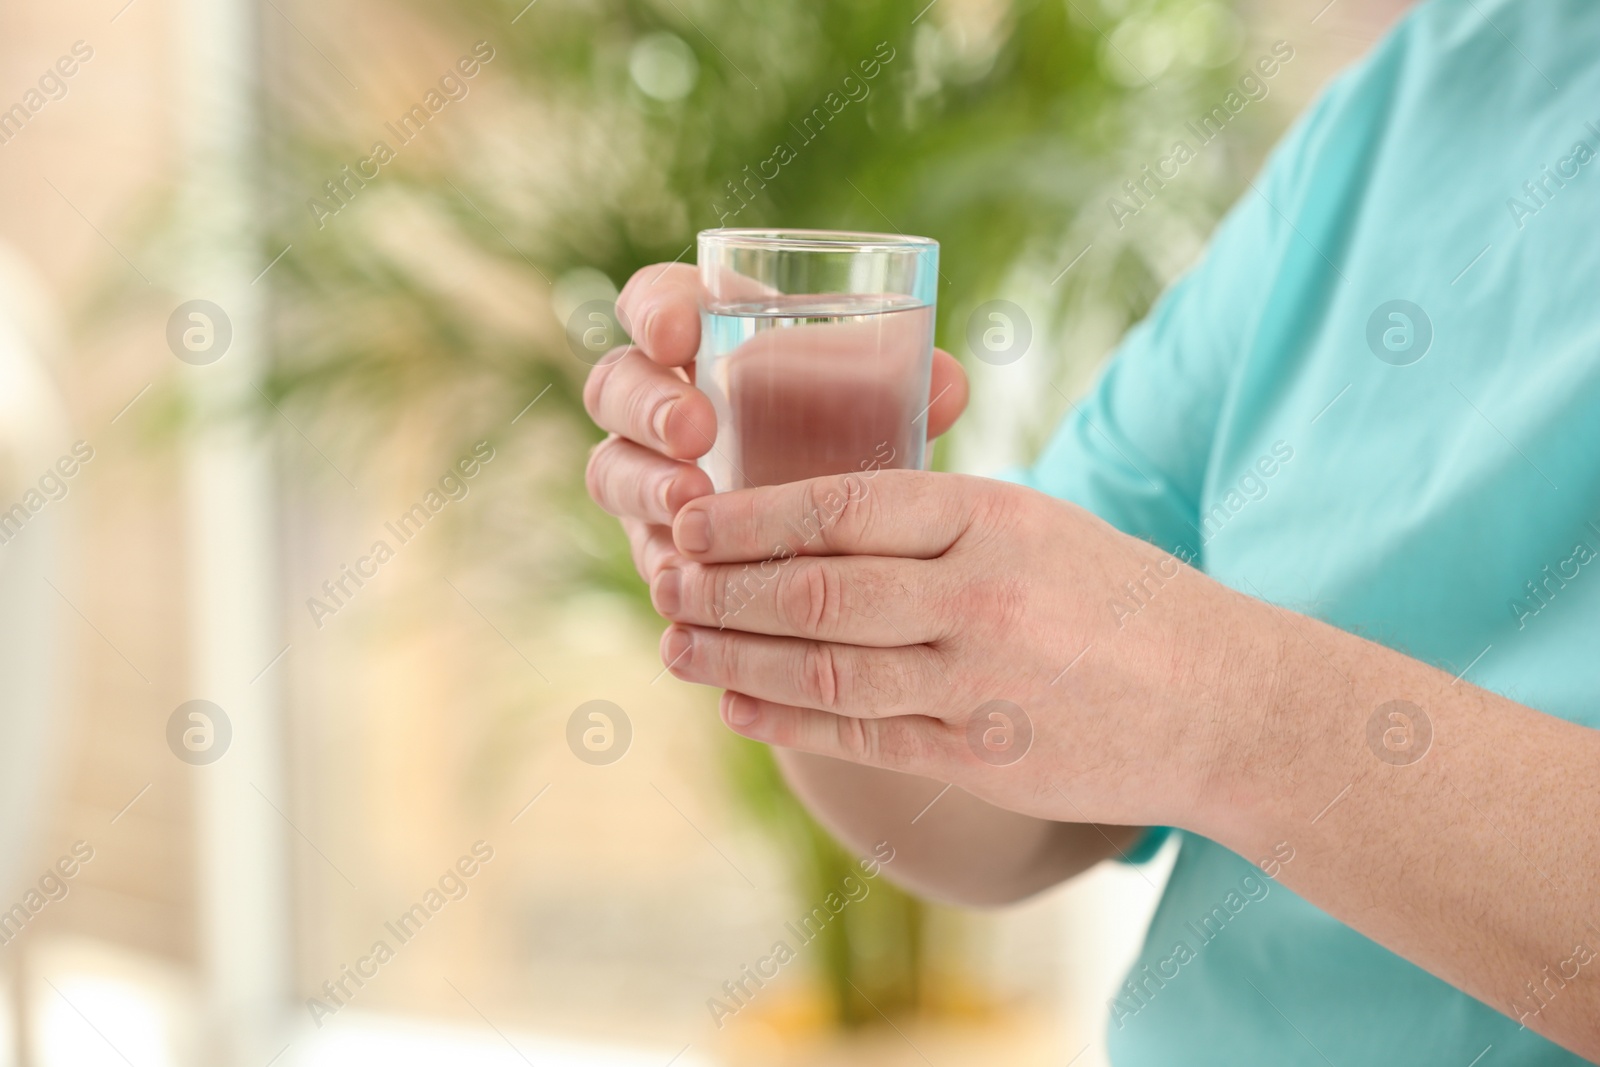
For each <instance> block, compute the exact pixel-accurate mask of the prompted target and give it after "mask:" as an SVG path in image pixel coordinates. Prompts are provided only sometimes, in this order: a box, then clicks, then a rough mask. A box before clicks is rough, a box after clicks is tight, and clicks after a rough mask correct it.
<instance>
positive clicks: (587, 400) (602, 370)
mask: <svg viewBox="0 0 1600 1067" xmlns="http://www.w3.org/2000/svg"><path fill="white" fill-rule="evenodd" d="M612 351H613V352H615V351H616V350H615V349H613V350H612ZM626 354H627V353H626V352H624V353H623V355H622V356H616V357H615V358H613V356H612V355H610V354H608V355H607V356H606V358H604V359H602V360H601V361H600V362H599V363H596V364H595V365H594V369H592V370H590V371H589V377H588V378H586V379H584V383H583V409H584V410H585V411H587V412H588V413H589V417H590V418H591V419H593V420H594V421H595V422H600V421H601V419H602V418H603V415H602V409H601V404H602V402H603V401H604V399H605V396H606V388H607V384H608V383H609V382H610V381H611V376H612V374H613V373H614V372H615V370H616V367H617V365H618V364H620V363H622V362H623V359H624V357H625V356H626ZM607 429H610V427H607Z"/></svg>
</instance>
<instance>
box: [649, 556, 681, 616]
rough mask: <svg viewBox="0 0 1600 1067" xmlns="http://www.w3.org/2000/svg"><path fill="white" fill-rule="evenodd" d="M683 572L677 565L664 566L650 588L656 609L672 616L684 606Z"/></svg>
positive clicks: (651, 598)
mask: <svg viewBox="0 0 1600 1067" xmlns="http://www.w3.org/2000/svg"><path fill="white" fill-rule="evenodd" d="M682 589H683V573H682V572H681V571H679V570H678V568H676V567H663V568H662V569H661V573H660V574H658V575H656V580H655V584H654V585H653V586H651V588H650V600H651V602H652V603H654V604H655V606H656V610H657V611H659V612H660V613H661V614H663V615H667V616H672V615H676V614H677V613H678V609H679V608H681V607H682V606H683V593H682Z"/></svg>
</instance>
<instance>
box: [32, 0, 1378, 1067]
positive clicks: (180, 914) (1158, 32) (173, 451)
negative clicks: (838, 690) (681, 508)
mask: <svg viewBox="0 0 1600 1067" xmlns="http://www.w3.org/2000/svg"><path fill="white" fill-rule="evenodd" d="M1402 6H1403V5H1402V4H1401V3H1399V2H1398V0H1332V2H1329V0H1291V2H1289V3H1282V4H1266V3H1260V2H1256V0H1239V2H1237V3H1229V2H1224V0H933V2H931V3H930V2H928V0H909V2H904V3H902V2H894V0H882V2H868V0H855V2H852V3H845V2H843V0H533V2H527V0H458V2H456V3H452V4H442V3H427V2H422V0H416V2H408V0H394V2H390V3H383V4H380V3H373V2H368V0H321V2H315V3H314V2H311V0H59V2H57V3H52V4H48V5H46V4H29V5H16V4H8V5H5V6H3V7H0V680H3V683H4V684H3V686H0V986H3V990H0V992H3V996H0V1062H5V1063H9V1064H11V1065H14V1067H35V1065H50V1067H55V1065H71V1067H86V1065H98V1064H130V1065H136V1067H163V1065H185V1067H186V1065H198V1064H208V1065H209V1064H217V1065H226V1067H267V1065H269V1064H278V1065H313V1064H318V1065H320V1064H346V1063H362V1064H367V1063H373V1064H413V1063H416V1064H422V1063H428V1064H433V1063H451V1064H463V1065H479V1064H482V1065H491V1064H507V1065H511V1064H518V1063H538V1064H541V1065H543V1064H567V1063H574V1064H576V1063H583V1064H612V1063H615V1064H630V1065H631V1064H641V1065H658V1067H666V1065H668V1064H678V1065H683V1067H687V1065H690V1064H724V1063H726V1064H781V1065H801V1064H806V1065H810V1064H819V1065H820V1064H840V1065H844V1064H857V1063H868V1062H870V1063H875V1064H891V1065H892V1064H919V1063H922V1064H930V1065H934V1064H936V1065H941V1067H942V1065H945V1064H959V1063H970V1062H1005V1063H1012V1064H1024V1065H1026V1064H1047V1063H1048V1064H1067V1063H1072V1064H1082V1065H1090V1064H1098V1063H1103V1062H1104V1058H1103V1054H1102V1052H1101V1048H1102V1046H1103V1032H1104V1029H1105V1024H1106V1011H1105V1002H1106V998H1107V997H1108V996H1109V994H1110V993H1111V991H1112V989H1113V988H1114V987H1115V985H1116V983H1117V980H1118V977H1119V975H1120V971H1121V968H1122V967H1123V966H1124V964H1125V963H1126V961H1127V960H1128V958H1130V956H1131V954H1132V952H1133V949H1134V947H1135V945H1136V943H1137V940H1138V938H1139V936H1140V932H1141V930H1142V924H1143V923H1144V921H1145V919H1146V918H1147V916H1148V914H1149V910H1150V909H1151V907H1153V905H1154V901H1155V899H1156V896H1157V894H1158V891H1159V886H1160V884H1161V882H1162V879H1163V877H1164V870H1165V867H1164V864H1165V863H1169V862H1170V859H1169V858H1166V857H1163V858H1158V860H1157V861H1156V862H1155V863H1153V864H1150V865H1147V866H1145V867H1143V868H1140V869H1128V868H1118V869H1100V870H1096V871H1094V872H1091V873H1090V874H1089V875H1088V876H1086V877H1084V878H1082V879H1080V880H1078V881H1077V882H1075V883H1074V884H1072V885H1070V886H1067V887H1064V888H1062V889H1061V890H1059V891H1057V892H1053V893H1050V894H1047V895H1045V896H1043V897H1041V898H1038V899H1036V900H1034V901H1031V902H1029V903H1027V904H1025V905H1023V906H1020V907H1016V908H1013V909H1010V910H1006V911H1002V912H986V913H967V912H958V911H954V910H950V909H944V908H938V907H933V906H928V905H924V904H921V903H919V902H917V901H914V900H912V899H910V898H908V897H906V896H905V895H903V894H900V893H898V892H896V891H895V890H894V889H893V888H892V887H891V886H890V885H889V884H888V882H887V880H886V879H884V878H882V877H878V878H875V879H866V880H864V881H862V882H859V883H856V884H857V885H858V886H859V887H860V888H859V890H858V891H854V892H852V893H850V894H849V899H848V903H847V905H846V906H844V907H843V908H842V910H840V911H839V912H838V917H837V919H835V920H834V921H833V922H831V923H830V924H829V926H828V927H827V929H826V932H825V933H824V934H823V935H822V936H820V937H818V938H816V939H815V940H814V941H810V942H809V943H804V944H802V943H800V942H799V941H798V940H797V939H796V938H794V936H793V935H792V933H790V931H789V928H788V927H786V925H785V924H786V923H792V922H796V921H797V920H798V919H799V918H800V917H801V916H803V915H805V914H807V913H809V912H810V911H811V910H812V909H813V908H814V907H816V906H818V905H819V904H822V903H823V902H824V901H825V900H826V899H827V897H828V895H829V894H830V893H833V892H843V890H841V886H842V885H844V882H843V879H844V878H845V876H846V875H849V874H850V873H851V872H852V870H855V869H856V868H855V867H854V858H853V857H850V856H847V855H845V854H844V853H842V852H841V851H839V850H838V849H837V848H836V847H835V846H833V845H832V843H831V842H830V841H829V840H828V839H827V838H826V836H825V835H823V834H822V833H821V832H820V831H819V830H817V828H816V827H815V826H814V825H813V824H811V823H810V822H809V820H808V819H807V818H806V817H805V816H804V814H803V813H802V812H801V811H800V810H799V809H798V807H797V806H796V805H795V803H794V802H793V800H792V799H791V798H790V797H789V796H788V794H787V793H786V792H785V791H784V789H783V787H782V785H781V783H780V782H779V781H778V779H777V777H776V776H775V774H774V771H773V768H772V765H771V762H770V760H769V759H768V757H767V756H766V754H765V752H764V751H762V750H761V749H759V748H758V747H756V746H751V745H748V744H746V743H744V742H741V741H737V740H736V739H733V738H731V737H729V736H728V735H727V734H726V733H725V731H723V730H722V729H721V728H720V726H719V725H718V723H717V721H716V716H715V707H716V694H715V693H714V692H710V691H705V690H700V689H697V688H694V687H691V686H688V685H686V684H684V683H681V682H679V681H677V680H675V679H673V678H672V677H671V676H669V675H666V674H664V673H663V672H662V670H661V664H660V662H659V660H658V657H657V652H656V648H657V639H658V637H659V633H660V629H661V625H660V624H659V623H657V622H656V621H654V620H653V618H652V615H651V612H650V610H649V604H648V601H647V598H646V596H645V591H644V589H643V586H642V584H641V583H640V582H639V581H638V580H637V579H636V578H635V577H634V575H633V571H632V567H631V564H630V563H629V561H628V558H627V553H626V548H625V544H624V542H623V540H622V537H621V535H620V532H619V531H618V530H617V529H616V528H615V526H614V524H613V523H611V522H610V521H609V520H608V519H607V518H606V517H605V516H603V515H601V514H600V513H599V512H598V511H597V510H596V509H595V508H593V507H592V506H591V505H589V504H588V502H587V500H586V498H585V496H584V494H583V478H582V471H583V465H584V462H585V459H586V455H587V452H588V449H589V448H590V446H591V445H592V444H593V443H594V442H595V441H596V440H598V437H599V434H598V432H597V431H595V430H594V429H593V428H592V427H591V426H590V425H589V423H588V421H587V419H586V418H585V417H584V414H583V411H582V407H581V403H580V401H579V393H580V389H581V386H582V382H583V379H584V377H585V375H586V374H587V372H588V370H589V368H590V366H591V365H592V364H593V363H594V362H595V361H596V360H597V359H598V358H599V356H600V355H601V354H603V352H604V351H605V350H606V349H607V348H608V347H609V346H610V345H611V344H613V343H620V342H621V341H622V340H623V337H622V334H621V330H620V328H619V327H618V325H617V324H616V322H615V320H614V319H613V318H612V317H611V316H610V313H609V311H608V310H607V309H608V307H609V303H610V301H611V300H612V299H613V298H614V297H615V295H616V292H617V289H618V288H619V287H620V286H621V285H622V284H623V283H624V282H626V280H627V279H628V277H629V275H630V274H631V273H632V272H633V271H634V270H636V269H638V268H639V267H641V266H643V265H646V264H650V263H656V262H666V261H672V260H683V261H689V262H692V261H693V257H694V249H693V241H694V235H695V233H696V231H698V230H699V229H702V228H706V227H711V226H717V225H738V226H758V225H781V226H809V227H820V228H848V229H866V230H878V231H901V232H906V233H916V234H924V235H928V236H931V237H934V238H936V239H938V240H939V241H940V242H941V245H942V254H941V266H942V268H943V276H942V283H941V286H940V290H939V296H938V299H939V306H938V312H939V316H938V341H939V344H940V345H941V346H942V347H944V348H946V349H948V350H950V351H952V352H954V353H955V354H956V355H957V356H959V357H960V358H962V359H963V360H964V361H965V362H966V363H967V365H968V367H969V372H970V374H971V376H972V379H973V386H974V398H973V404H972V408H971V410H970V411H969V413H968V415H967V416H966V418H965V419H964V420H963V422H962V423H961V424H960V425H959V426H958V427H957V429H956V430H955V431H954V432H953V433H952V434H951V435H950V436H949V437H948V438H947V439H946V440H944V441H943V442H941V444H940V445H939V448H938V450H937V451H936V453H935V458H934V462H935V464H936V465H937V466H940V467H943V468H946V469H958V470H965V471H971V472H977V473H983V472H989V471H993V470H995V469H997V468H999V467H1001V466H1004V465H1006V464H1009V463H1014V462H1018V461H1022V460H1025V459H1026V458H1028V457H1029V456H1030V455H1031V454H1032V453H1033V451H1034V450H1035V449H1036V448H1037V447H1038V446H1039V444H1040V442H1041V441H1042V440H1043V439H1044V438H1045V436H1046V435H1047V434H1048V432H1049V430H1050V428H1051V426H1052V425H1053V424H1054V422H1055V421H1056V420H1057V419H1058V418H1059V417H1060V415H1061V414H1062V412H1064V411H1066V410H1067V409H1068V407H1069V406H1070V404H1072V403H1073V402H1074V400H1075V399H1076V398H1077V396H1079V395H1080V394H1081V393H1082V391H1083V390H1084V389H1085V388H1086V387H1087V384H1088V382H1089V380H1090V378H1091V376H1092V374H1093V372H1094V370H1095V368H1096V366H1097V365H1098V363H1099V362H1100V361H1101V360H1102V359H1103V358H1104V356H1105V355H1106V353H1107V352H1108V351H1109V350H1110V348H1111V347H1112V346H1113V345H1114V343H1115V341H1116V339H1117V337H1118V336H1119V335H1120V333H1121V332H1122V331H1123V330H1124V329H1125V328H1126V326H1127V325H1128V324H1129V323H1130V322H1131V321H1133V320H1135V319H1136V318H1137V317H1138V316H1139V315H1141V314H1142V313H1143V312H1144V311H1145V309H1146V308H1147V307H1148V306H1149V303H1150V302H1151V300H1152V299H1153V298H1154V297H1155V295H1156V294H1157V293H1158V292H1159V291H1160V289H1161V288H1162V287H1163V286H1164V285H1165V284H1166V283H1167V282H1169V281H1170V280H1171V279H1172V278H1173V277H1174V276H1175V275H1176V274H1178V273H1179V272H1181V271H1182V270H1183V269H1184V268H1185V267H1186V266H1187V265H1188V264H1189V263H1191V262H1192V261H1193V260H1194V258H1195V257H1196V255H1197V254H1198V253H1199V251H1200V249H1201V248H1202V247H1203V244H1204V241H1205V239H1206V235H1207V234H1208V233H1209V231H1210V230H1211V228H1212V227H1213V225H1214V224H1215V222H1216V220H1217V219H1218V218H1219V216H1220V215H1221V213H1222V212H1223V211H1224V210H1225V209H1226V207H1227V205H1228V204H1229V203H1231V201H1232V200H1233V199H1235V198H1236V197H1237V196H1239V195H1240V193H1241V191H1243V192H1244V193H1245V195H1254V194H1251V193H1250V192H1249V186H1248V184H1247V180H1248V179H1249V178H1250V177H1251V176H1252V175H1253V173H1254V171H1255V169H1256V167H1257V166H1258V165H1259V163H1260V161H1261V159H1262V157H1263V155H1264V153H1265V151H1266V150H1267V148H1268V147H1269V146H1270V144H1271V143H1272V141H1273V140H1274V139H1275V138H1276V137H1277V136H1278V135H1279V134H1280V133H1281V132H1282V130H1283V128H1284V127H1285V126H1286V125H1287V123H1288V122H1289V121H1291V119H1292V117H1293V116H1294V114H1295V113H1296V112H1297V111H1299V110H1300V109H1301V108H1302V107H1303V106H1304V105H1305V104H1306V102H1307V101H1308V100H1309V99H1310V98H1311V96H1312V94H1313V93H1314V92H1315V91H1316V89H1317V88H1318V87H1319V86H1320V85H1321V84H1322V83H1324V82H1325V81H1326V80H1327V79H1328V78H1329V77H1331V76H1332V75H1333V74H1334V73H1336V72H1337V70H1338V69H1339V68H1341V67H1342V66H1344V65H1346V64H1347V63H1349V62H1350V61H1351V60H1352V59H1354V58H1356V57H1357V56H1359V55H1360V54H1361V53H1362V52H1363V51H1364V50H1365V49H1366V48H1368V47H1369V46H1370V45H1371V44H1372V42H1373V41H1375V40H1376V38H1377V37H1378V36H1379V35H1380V34H1381V33H1382V31H1383V29H1384V27H1385V26H1386V25H1387V24H1388V23H1389V22H1390V21H1391V20H1392V19H1393V18H1395V17H1396V16H1397V15H1398V14H1399V12H1400V9H1401V7H1402ZM1264 58H1268V59H1271V60H1273V61H1274V62H1272V63H1270V64H1267V65H1266V66H1262V65H1258V64H1259V63H1260V62H1261V61H1262V60H1263V59H1264ZM1267 66H1270V67H1271V68H1272V71H1273V73H1272V74H1271V75H1270V76H1269V75H1266V74H1265V73H1264V71H1265V70H1266V69H1267ZM1180 141H1181V142H1184V143H1185V144H1186V145H1187V147H1188V148H1189V149H1191V151H1190V152H1188V153H1185V154H1184V155H1183V158H1182V159H1181V160H1174V158H1173V149H1174V146H1175V144H1176V143H1177V142H1180ZM1147 167H1149V168H1154V169H1155V170H1156V171H1159V173H1160V174H1162V175H1165V176H1167V177H1166V178H1165V180H1159V181H1158V180H1152V179H1151V178H1150V177H1149V173H1151V172H1150V171H1147V170H1146V168H1147ZM1174 171H1175V174H1174ZM995 301H1004V302H1005V303H1003V304H995V303H994V302H995ZM997 309H998V311H999V313H1001V314H1002V316H1003V318H1002V319H996V318H994V317H993V315H994V314H995V313H996V311H997ZM996 324H998V325H1000V326H1001V327H1002V328H1003V329H1005V330H1009V331H1012V332H1010V333H1008V334H1007V335H1006V336H1008V337H1012V338H1014V337H1017V336H1025V337H1026V338H1027V341H1026V343H1025V344H1023V343H1020V342H1019V343H1015V344H1012V346H1011V347H1010V348H1008V349H1007V350H1006V352H1005V353H1004V355H1003V358H1001V357H997V356H996V353H995V352H994V351H993V350H992V348H991V350H989V351H985V350H984V348H983V345H982V343H981V341H982V337H983V334H984V330H986V329H988V328H990V327H991V326H994V325H996ZM1008 343H1009V342H1008ZM975 346H976V347H975ZM596 701H599V702H603V703H593V702H596ZM780 940H783V941H786V942H788V943H789V944H790V945H791V947H793V948H794V949H795V953H794V959H793V960H792V961H788V962H785V963H784V964H783V965H782V966H781V968H779V969H778V971H777V973H776V975H775V976H773V977H767V978H763V979H762V980H761V982H760V983H759V984H757V983H756V982H754V981H752V980H751V979H750V978H749V977H748V975H749V973H750V972H748V971H747V970H746V969H747V968H753V969H756V970H761V969H762V968H763V967H764V966H766V965H763V964H761V963H760V961H761V960H762V958H763V957H767V956H768V955H769V954H770V953H771V952H772V949H773V946H774V943H775V942H778V941H780ZM767 973H769V974H770V970H769V971H767ZM725 983H727V984H725ZM739 983H743V990H744V991H743V992H738V990H737V989H736V988H734V987H736V986H737V985H738V984H739ZM736 992H737V993H738V995H737V996H735V995H734V994H735V993H736ZM719 1005H720V1010H719Z"/></svg>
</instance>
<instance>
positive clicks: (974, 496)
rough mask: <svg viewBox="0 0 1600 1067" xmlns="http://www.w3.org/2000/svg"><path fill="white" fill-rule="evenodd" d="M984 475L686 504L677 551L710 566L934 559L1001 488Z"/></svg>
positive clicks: (870, 481) (890, 480)
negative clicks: (786, 557) (784, 559)
mask: <svg viewBox="0 0 1600 1067" xmlns="http://www.w3.org/2000/svg"><path fill="white" fill-rule="evenodd" d="M1002 488H1003V487H1002V486H1001V485H1000V483H997V482H991V481H989V480H988V479H984V478H968V477H964V476H962V475H956V474H932V473H929V472H927V471H906V470H872V471H864V472H860V473H855V474H844V475H832V476H829V477H826V478H812V479H810V480H808V481H804V482H791V483H788V484H785V485H774V486H764V487H761V488H757V489H739V490H735V491H733V492H728V493H718V494H717V495H715V496H708V497H702V498H700V499H699V500H695V501H692V502H690V503H689V504H687V505H685V506H684V507H683V508H682V509H681V510H680V511H679V512H678V516H677V518H676V519H674V520H673V524H672V536H673V540H674V541H676V542H677V545H678V550H679V551H680V552H682V553H683V554H684V555H685V556H688V557H689V558H690V559H694V560H698V561H701V562H706V563H732V562H736V561H741V560H759V559H767V558H769V557H771V556H773V555H775V554H778V553H779V552H780V551H781V552H783V553H792V554H794V555H803V556H826V555H872V556H898V557H901V558H911V559H933V558H934V557H936V556H939V555H941V554H942V553H943V552H944V551H945V550H946V549H948V548H949V547H950V546H951V545H952V544H954V543H955V541H956V539H957V538H959V537H960V536H961V534H962V533H963V532H965V531H966V529H967V526H968V524H969V522H970V519H971V515H972V510H973V508H974V507H976V506H978V505H979V504H980V503H981V502H982V501H985V500H988V499H990V498H991V496H992V495H993V494H995V493H998V492H999V491H1001V489H1002Z"/></svg>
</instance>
